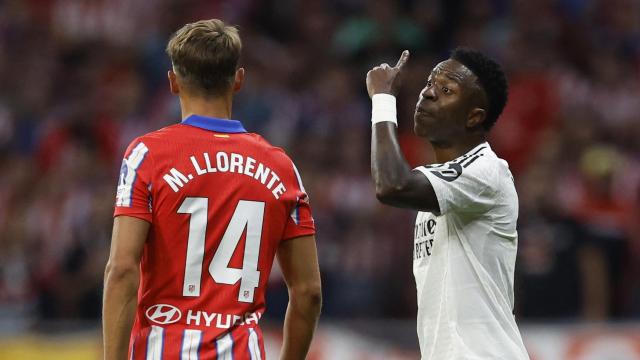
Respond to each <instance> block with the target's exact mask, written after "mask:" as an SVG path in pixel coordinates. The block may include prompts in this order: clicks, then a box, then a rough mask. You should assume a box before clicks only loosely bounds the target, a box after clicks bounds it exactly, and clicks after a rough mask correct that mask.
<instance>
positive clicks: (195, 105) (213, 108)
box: [180, 96, 232, 120]
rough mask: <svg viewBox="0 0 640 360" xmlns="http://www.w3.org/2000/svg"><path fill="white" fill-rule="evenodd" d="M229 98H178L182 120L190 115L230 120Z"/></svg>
mask: <svg viewBox="0 0 640 360" xmlns="http://www.w3.org/2000/svg"><path fill="white" fill-rule="evenodd" d="M231 104H232V99H231V97H227V96H221V97H216V98H210V99H206V98H201V97H184V96H181V97H180V109H182V119H183V120H184V119H186V118H188V117H189V116H191V115H200V116H206V117H211V118H218V119H231Z"/></svg>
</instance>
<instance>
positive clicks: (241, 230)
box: [103, 20, 321, 360]
mask: <svg viewBox="0 0 640 360" xmlns="http://www.w3.org/2000/svg"><path fill="white" fill-rule="evenodd" d="M240 49H241V42H240V38H239V35H238V32H237V30H236V29H235V28H234V27H230V26H226V25H225V24H224V23H223V22H222V21H220V20H204V21H199V22H196V23H193V24H187V25H185V26H184V27H183V28H182V29H180V30H179V31H177V32H176V34H174V36H173V37H172V39H171V40H170V41H169V45H168V46H167V52H168V54H169V57H170V58H171V61H172V64H173V69H172V70H171V71H169V83H170V88H171V91H172V93H174V94H176V95H178V96H179V97H180V105H181V109H182V118H183V119H182V122H181V123H179V124H175V125H172V126H168V127H166V128H163V129H160V130H158V131H155V132H152V133H149V134H146V135H143V136H141V137H139V138H137V139H135V140H134V141H133V142H132V143H131V145H130V146H129V148H128V149H127V151H126V153H125V156H124V160H123V163H122V168H121V173H120V178H119V182H118V189H117V196H116V205H115V220H114V230H113V238H112V244H111V254H110V257H109V262H108V264H107V269H106V271H105V291H104V307H103V334H104V354H105V359H125V358H129V359H146V360H160V359H192V360H195V359H224V360H226V359H236V360H238V359H252V360H254V359H264V358H265V350H264V343H263V339H262V332H261V330H260V327H259V325H258V324H259V320H260V317H261V316H262V314H263V313H264V311H265V288H266V284H267V279H268V277H269V273H270V271H271V267H272V264H273V260H274V258H275V257H276V255H277V257H278V261H279V264H280V266H281V268H282V271H283V274H284V277H285V280H286V282H287V286H288V288H289V296H290V299H289V306H288V308H287V315H286V318H285V324H284V343H283V348H282V358H283V359H303V358H304V357H305V356H306V353H307V351H308V348H309V345H310V342H311V338H312V336H313V332H314V330H315V326H316V323H317V319H318V316H319V313H320V303H321V290H320V275H319V270H318V261H317V255H316V245H315V237H314V234H315V226H314V223H313V218H312V217H311V209H310V207H309V203H308V197H307V194H306V193H305V189H304V186H303V185H302V180H301V178H300V174H299V173H298V171H297V169H296V167H295V165H294V164H293V162H292V161H291V160H290V159H289V157H288V156H287V155H286V154H285V152H284V151H282V150H281V149H279V148H276V147H273V146H272V145H270V144H269V143H268V142H267V141H265V140H264V139H263V138H262V137H260V136H259V135H257V134H253V133H248V132H247V131H246V130H245V129H244V127H243V126H242V123H241V122H239V121H236V120H229V119H230V117H231V104H232V97H233V94H234V92H236V91H238V90H239V89H240V87H241V86H242V83H243V80H244V69H242V68H239V67H238V59H239V56H240Z"/></svg>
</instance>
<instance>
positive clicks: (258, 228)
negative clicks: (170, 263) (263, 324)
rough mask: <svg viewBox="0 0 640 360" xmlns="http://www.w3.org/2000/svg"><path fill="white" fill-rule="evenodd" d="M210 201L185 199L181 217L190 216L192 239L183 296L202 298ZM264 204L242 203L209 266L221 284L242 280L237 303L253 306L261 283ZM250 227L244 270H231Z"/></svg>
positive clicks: (246, 201)
mask: <svg viewBox="0 0 640 360" xmlns="http://www.w3.org/2000/svg"><path fill="white" fill-rule="evenodd" d="M208 208H209V199H207V198H203V197H188V198H186V199H184V201H183V202H182V204H181V205H180V208H179V209H178V213H179V214H191V219H190V222H189V239H188V240H187V260H186V264H185V269H184V284H183V288H182V295H183V296H193V297H195V296H200V280H201V277H202V262H203V259H204V249H205V246H204V243H205V237H206V236H205V233H206V230H207V220H208V216H207V214H208ZM263 219H264V203H263V202H260V201H248V200H240V201H239V202H238V205H237V206H236V209H235V211H234V212H233V216H231V220H230V221H229V225H227V230H226V231H225V232H224V235H223V236H222V240H221V241H220V245H219V246H218V249H217V250H216V253H215V254H214V255H213V260H211V264H209V274H211V277H212V278H213V280H214V281H215V282H217V283H218V284H227V285H235V284H236V283H237V282H238V281H240V292H239V293H238V301H240V302H246V303H251V302H253V294H254V291H255V288H256V287H258V283H259V281H260V271H258V257H259V254H260V240H261V238H262V220H263ZM245 227H246V228H247V237H246V244H245V247H244V258H243V260H242V269H236V268H232V267H229V262H230V261H231V257H232V256H233V253H234V252H235V250H236V247H237V246H238V243H239V242H240V238H241V237H242V233H243V232H244V229H245Z"/></svg>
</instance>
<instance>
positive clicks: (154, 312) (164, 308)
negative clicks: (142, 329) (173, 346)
mask: <svg viewBox="0 0 640 360" xmlns="http://www.w3.org/2000/svg"><path fill="white" fill-rule="evenodd" d="M145 315H146V316H147V319H149V320H150V321H152V322H154V323H156V324H159V325H166V324H173V323H175V322H177V321H178V320H180V318H181V317H182V313H181V312H180V309H178V308H177V307H175V306H173V305H169V304H156V305H153V306H151V307H150V308H148V309H147V311H146V312H145Z"/></svg>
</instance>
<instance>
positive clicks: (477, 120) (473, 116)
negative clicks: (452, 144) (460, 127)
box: [466, 107, 487, 128]
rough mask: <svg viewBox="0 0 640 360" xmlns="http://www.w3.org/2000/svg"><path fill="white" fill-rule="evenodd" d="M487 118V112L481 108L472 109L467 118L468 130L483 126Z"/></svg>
mask: <svg viewBox="0 0 640 360" xmlns="http://www.w3.org/2000/svg"><path fill="white" fill-rule="evenodd" d="M486 117H487V112H486V111H485V110H484V109H482V108H479V107H476V108H473V109H471V111H469V116H468V117H467V124H466V125H467V128H476V127H478V126H479V125H481V124H482V123H483V122H484V120H485V119H486Z"/></svg>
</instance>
